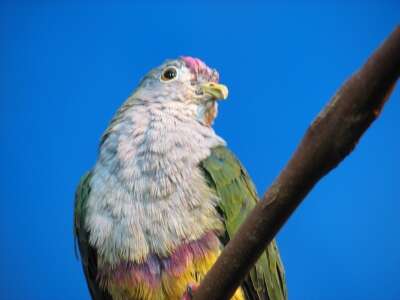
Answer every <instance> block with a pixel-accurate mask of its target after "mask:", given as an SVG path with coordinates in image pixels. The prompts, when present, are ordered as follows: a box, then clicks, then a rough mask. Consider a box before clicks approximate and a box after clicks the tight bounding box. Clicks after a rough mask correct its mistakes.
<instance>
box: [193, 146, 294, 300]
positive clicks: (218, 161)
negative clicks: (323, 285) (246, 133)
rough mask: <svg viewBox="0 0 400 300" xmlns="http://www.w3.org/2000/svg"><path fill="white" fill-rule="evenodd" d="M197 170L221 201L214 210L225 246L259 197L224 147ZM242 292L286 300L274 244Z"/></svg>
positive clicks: (261, 299)
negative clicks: (222, 228) (218, 219)
mask: <svg viewBox="0 0 400 300" xmlns="http://www.w3.org/2000/svg"><path fill="white" fill-rule="evenodd" d="M200 166H201V167H202V169H203V170H204V174H205V176H206V178H207V182H208V184H209V186H210V187H211V188H212V189H214V190H215V192H216V193H217V195H218V196H219V197H220V203H219V206H218V208H217V209H218V211H219V213H220V214H221V215H222V217H223V220H224V223H225V229H226V232H225V234H224V236H222V237H221V240H222V242H223V243H224V244H226V243H227V242H228V241H229V239H230V237H232V236H233V235H234V234H235V232H236V231H237V229H238V227H239V225H240V224H241V223H242V222H243V221H244V220H245V218H246V217H247V215H248V214H249V212H250V211H251V210H252V209H253V207H254V206H255V205H256V202H257V201H258V196H257V193H256V190H255V187H254V185H253V183H252V181H251V179H250V177H249V175H248V174H247V172H246V170H245V169H244V168H243V166H242V165H241V164H240V162H239V161H238V160H237V159H236V158H235V156H234V155H233V154H232V153H231V152H230V151H229V150H228V149H227V148H226V147H222V146H219V147H216V148H214V149H212V151H211V155H210V156H209V157H208V158H207V159H205V160H204V161H202V162H201V164H200ZM242 288H243V289H244V291H245V294H246V299H247V300H285V299H287V290H286V283H285V274H284V269H283V265H282V262H281V259H280V256H279V252H278V248H277V247H276V243H275V240H273V241H272V242H271V243H270V244H269V246H268V247H267V249H266V250H265V252H264V253H263V254H262V256H261V257H260V259H259V260H258V261H257V263H256V265H255V267H254V268H253V269H252V270H251V271H250V273H249V275H247V277H246V278H245V280H244V282H243V284H242Z"/></svg>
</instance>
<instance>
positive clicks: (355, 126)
mask: <svg viewBox="0 0 400 300" xmlns="http://www.w3.org/2000/svg"><path fill="white" fill-rule="evenodd" d="M399 75H400V27H397V28H396V29H395V30H394V32H392V34H391V35H390V36H389V37H388V38H387V39H386V41H385V42H384V43H383V44H382V45H381V47H380V48H379V49H378V50H376V52H375V53H374V54H373V55H372V56H371V57H370V58H369V59H368V61H367V62H366V64H365V65H364V66H363V67H362V68H361V70H359V71H358V72H357V73H356V74H354V75H353V76H352V77H351V78H350V79H349V80H348V81H347V82H345V83H344V85H343V86H342V87H341V89H340V90H339V91H338V92H337V93H336V95H335V96H334V97H333V98H332V99H331V101H330V102H329V103H328V104H327V105H326V107H325V108H324V110H323V111H322V112H321V113H320V114H319V115H318V116H317V118H316V119H315V120H314V122H313V123H312V124H311V126H310V127H309V128H308V130H307V132H306V134H305V136H304V137H303V140H302V141H301V143H300V145H299V146H298V148H297V150H296V151H295V153H294V155H293V157H292V158H291V159H290V161H289V162H288V164H287V165H286V167H285V168H284V169H283V171H282V172H281V173H280V175H279V176H278V177H277V178H276V179H275V181H274V182H273V184H272V185H271V187H270V188H269V189H268V191H267V192H266V194H265V196H264V199H263V201H260V202H259V203H258V204H257V206H256V207H255V209H254V210H253V211H252V212H251V214H250V216H249V217H248V218H247V219H246V221H245V222H244V223H243V224H242V226H241V227H240V229H239V231H238V232H237V234H236V235H235V237H234V238H233V239H232V240H231V241H230V242H229V244H228V245H227V246H226V247H225V249H224V251H223V252H222V254H221V256H220V257H219V258H218V260H217V262H216V263H215V265H214V266H213V268H212V269H211V270H210V272H208V274H207V275H206V277H205V278H204V280H203V281H202V283H201V285H200V286H199V288H198V289H197V290H196V292H195V294H194V297H193V299H194V300H211V299H213V300H215V299H229V298H230V297H231V296H232V295H233V293H234V291H235V290H236V289H237V287H238V286H239V285H240V283H241V281H242V280H243V278H244V277H245V275H246V274H247V273H248V272H249V270H250V269H251V267H252V266H253V265H254V263H255V261H256V260H257V258H258V257H259V256H260V254H261V253H262V252H263V251H264V249H265V248H266V246H267V245H268V243H269V242H271V240H272V239H273V238H274V236H275V234H276V233H277V232H278V230H279V229H280V228H281V227H282V226H283V224H284V223H285V222H286V220H287V219H288V218H289V217H290V215H291V214H292V213H293V211H294V210H295V209H296V207H297V206H298V205H299V204H300V203H301V201H302V200H303V198H304V197H305V196H306V195H307V194H308V193H309V191H310V190H311V189H312V187H313V186H314V185H315V184H316V183H317V182H318V181H319V180H320V179H321V178H322V177H323V176H324V175H326V174H327V173H328V172H329V171H330V170H332V169H333V168H335V167H336V166H337V165H338V164H339V163H340V162H341V161H342V160H343V159H344V158H345V157H346V156H347V155H348V154H349V153H350V152H351V151H352V150H353V149H354V147H355V146H356V144H357V142H358V140H359V139H360V137H361V136H362V134H363V133H364V132H365V131H366V130H367V128H368V127H369V126H370V124H371V123H372V122H373V121H374V120H375V119H376V118H377V117H378V115H379V113H380V111H381V109H382V107H383V105H384V104H385V101H386V100H387V98H388V97H389V95H390V93H391V91H392V90H393V87H394V84H395V83H396V80H397V79H398V77H399Z"/></svg>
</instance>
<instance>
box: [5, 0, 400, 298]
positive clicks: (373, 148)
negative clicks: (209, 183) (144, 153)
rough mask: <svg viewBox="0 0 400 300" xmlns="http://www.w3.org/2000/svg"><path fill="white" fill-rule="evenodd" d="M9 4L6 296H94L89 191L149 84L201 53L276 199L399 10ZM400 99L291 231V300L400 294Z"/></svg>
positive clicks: (287, 238)
mask: <svg viewBox="0 0 400 300" xmlns="http://www.w3.org/2000/svg"><path fill="white" fill-rule="evenodd" d="M246 3H247V4H245V3H244V2H239V1H233V2H228V1H222V2H219V3H218V4H216V3H213V2H211V1H209V2H207V1H206V2H186V3H185V2H183V1H182V2H174V1H172V2H171V1H168V4H165V3H164V4H163V2H153V3H148V4H135V3H132V2H115V3H114V4H105V2H103V3H102V4H95V1H90V2H86V3H83V2H73V1H72V2H67V1H64V2H63V1H59V2H57V3H56V1H36V2H35V4H33V2H32V3H30V2H28V1H27V2H19V1H9V2H7V1H2V2H1V4H0V43H1V47H0V65H1V68H0V99H1V100H0V111H1V116H2V118H1V119H0V138H1V141H2V142H1V145H2V147H1V148H0V153H1V155H0V164H1V166H2V168H1V169H2V172H1V173H0V176H1V181H0V184H1V194H0V195H1V202H0V213H1V217H0V225H1V228H2V238H1V247H0V265H1V268H0V297H1V298H5V299H13V300H14V299H15V300H17V299H35V300H36V299H40V300H47V299H49V300H50V299H52V300H53V299H61V300H62V299H89V295H88V292H87V288H86V284H85V281H84V277H83V274H82V272H81V267H80V263H79V262H78V261H77V260H76V258H75V257H74V252H73V239H72V206H73V196H74V190H75V186H76V184H77V182H78V180H79V177H80V175H81V174H83V172H85V171H86V170H88V169H89V168H90V167H91V166H92V165H93V164H94V162H95V160H96V155H97V145H98V142H99V138H100V135H101V134H102V131H103V130H104V129H105V128H106V125H107V123H108V121H109V120H110V118H111V117H112V115H113V114H114V112H115V110H116V109H117V108H118V106H119V105H120V104H121V103H122V102H123V101H124V99H125V98H126V97H127V96H128V95H129V94H130V92H131V91H132V90H133V89H134V87H135V86H136V84H137V83H138V81H139V79H140V78H141V77H142V76H143V75H144V74H145V73H146V72H147V71H148V70H150V69H151V68H152V67H154V66H156V65H158V64H160V63H161V62H163V61H164V60H165V59H166V58H173V57H177V56H180V55H191V56H197V57H200V58H202V59H203V60H204V61H206V62H207V63H208V64H209V65H211V66H212V67H215V68H217V69H218V70H219V72H220V74H221V81H222V82H224V83H226V84H227V85H228V86H229V88H230V97H229V101H227V102H224V103H222V105H221V106H220V114H219V117H218V120H217V122H216V124H215V129H216V131H217V132H218V133H219V134H220V135H221V136H223V137H224V138H225V139H226V140H227V142H228V144H229V147H230V148H231V149H232V150H233V151H234V152H235V153H236V154H237V156H238V157H239V158H240V159H241V161H242V162H243V164H244V165H245V166H246V167H247V169H248V171H249V172H250V174H251V175H252V177H253V179H254V182H255V184H256V186H257V188H258V190H259V192H260V194H262V193H263V192H264V191H265V190H266V188H267V186H268V185H269V184H270V183H271V182H272V180H273V179H274V178H275V177H276V176H277V174H278V173H279V171H280V169H281V168H282V167H283V166H284V165H285V163H286V162H287V160H288V159H289V157H290V155H291V153H292V152H293V151H294V149H295V147H296V145H297V143H298V142H299V140H300V139H301V137H302V135H303V133H304V131H305V130H306V128H307V127H308V125H309V124H310V123H311V121H312V120H313V118H314V117H315V116H316V114H317V113H318V112H319V111H320V110H321V108H322V107H323V105H324V104H325V103H326V102H327V100H328V99H329V98H330V97H331V96H332V95H333V94H334V92H335V91H336V90H337V89H338V88H339V86H340V85H341V83H342V82H343V81H344V80H345V79H346V78H348V77H349V76H350V75H351V74H352V73H353V72H354V71H355V70H356V69H357V68H359V67H360V66H361V65H362V63H363V62H364V61H365V60H366V58H367V57H368V56H369V55H370V54H371V53H372V51H373V50H374V49H375V48H376V47H377V46H378V45H379V44H380V43H381V42H382V41H383V39H384V38H385V37H386V36H387V35H388V34H389V33H390V32H391V31H392V30H393V29H394V27H395V25H396V24H399V20H400V2H398V1H346V2H345V1H337V2H336V3H333V2H331V3H329V4H328V3H327V4H323V5H321V4H319V2H317V1H307V2H303V3H300V2H297V3H294V2H293V3H291V2H281V3H280V4H278V3H277V2H271V3H262V2H256V1H248V2H246ZM399 115H400V92H399V88H397V89H396V90H395V92H394V94H393V95H392V97H391V100H390V101H389V102H388V104H387V105H386V107H385V109H384V111H383V113H382V115H381V117H380V118H379V119H378V120H377V122H376V123H374V124H373V126H372V127H371V128H370V130H369V131H368V132H367V133H366V134H365V136H364V137H363V139H362V140H361V142H360V143H359V144H358V147H357V149H356V150H355V151H354V153H353V154H352V155H351V156H350V157H349V158H348V159H347V160H346V161H345V162H344V163H342V164H341V165H340V166H339V167H338V168H337V169H335V170H334V171H333V172H331V173H330V174H329V175H328V176H327V177H326V178H324V179H323V180H322V181H321V182H320V183H319V184H318V186H317V187H316V188H315V189H314V190H313V191H312V192H311V194H310V195H309V196H308V197H307V199H306V200H305V202H304V203H303V204H302V205H301V207H300V208H299V209H298V210H297V211H296V212H295V214H294V215H293V216H292V218H291V219H290V220H289V221H288V223H287V224H286V225H285V227H284V228H283V229H282V230H281V232H280V233H279V235H278V242H279V245H280V249H281V254H282V258H283V261H284V263H285V267H286V273H287V281H288V287H289V295H290V299H295V300H296V299H305V300H320V299H326V300H329V299H338V298H339V299H343V300H346V299H349V300H350V299H352V300H354V299H363V300H367V299H387V300H389V299H393V300H394V299H400V285H399V284H398V278H400V240H399V236H400V218H399V210H400V202H399V199H400V192H399V188H398V184H399V169H400V163H399V161H400V160H399V156H398V154H399V153H400V139H399V129H400V121H399Z"/></svg>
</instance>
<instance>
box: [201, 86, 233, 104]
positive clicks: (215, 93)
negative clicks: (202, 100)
mask: <svg viewBox="0 0 400 300" xmlns="http://www.w3.org/2000/svg"><path fill="white" fill-rule="evenodd" d="M201 88H202V89H203V92H204V94H208V95H210V96H211V97H213V98H214V100H217V99H226V98H227V97H228V88H227V87H226V85H223V84H220V83H215V82H206V83H204V84H202V85H201Z"/></svg>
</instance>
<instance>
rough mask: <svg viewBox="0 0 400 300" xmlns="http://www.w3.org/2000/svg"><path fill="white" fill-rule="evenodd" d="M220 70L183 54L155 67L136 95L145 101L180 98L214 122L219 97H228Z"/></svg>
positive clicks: (199, 116) (208, 122)
mask: <svg viewBox="0 0 400 300" xmlns="http://www.w3.org/2000/svg"><path fill="white" fill-rule="evenodd" d="M218 81H219V74H218V72H217V71H216V70H215V69H211V68H210V67H208V66H207V65H206V64H205V63H204V62H202V61H201V60H200V59H198V58H193V57H189V56H182V57H180V58H178V59H175V60H167V61H166V62H164V63H163V64H162V65H161V66H159V67H157V68H155V69H153V70H151V71H150V72H149V73H148V74H147V75H146V76H145V77H144V78H143V79H142V81H141V82H140V85H139V87H138V88H137V90H136V91H135V93H134V95H135V96H136V97H137V98H140V99H141V100H142V101H146V102H155V103H166V102H179V103H182V104H184V105H187V106H188V108H189V107H190V109H193V108H194V110H195V117H196V118H197V119H198V120H199V121H200V122H202V123H204V124H205V125H208V126H210V125H211V124H212V121H213V120H214V119H215V117H216V115H217V104H216V100H219V99H226V98H227V96H228V88H227V87H226V86H225V85H223V84H220V83H218Z"/></svg>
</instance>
